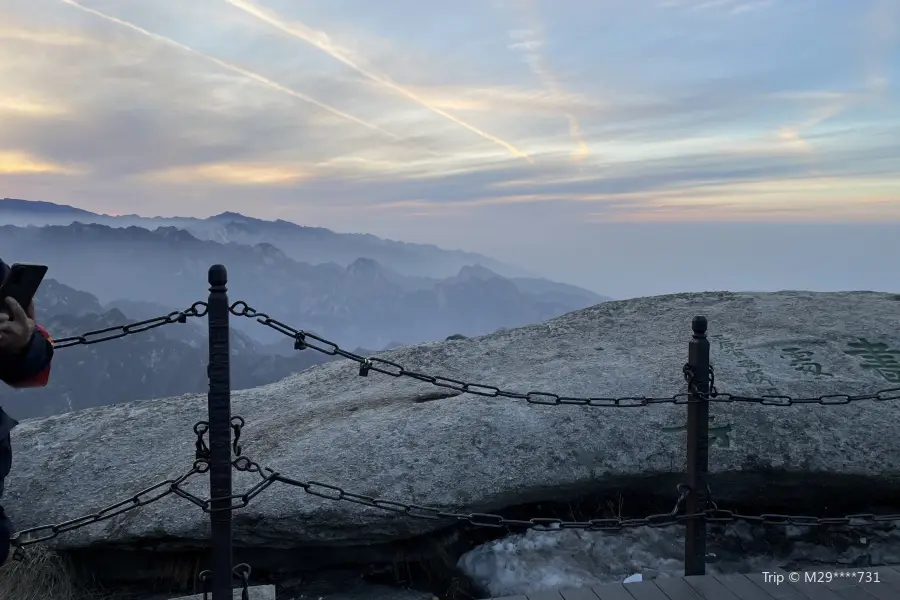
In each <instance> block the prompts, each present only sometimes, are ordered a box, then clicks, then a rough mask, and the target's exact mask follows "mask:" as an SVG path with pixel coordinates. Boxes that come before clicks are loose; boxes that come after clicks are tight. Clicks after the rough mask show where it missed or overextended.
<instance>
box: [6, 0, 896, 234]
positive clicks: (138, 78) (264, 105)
mask: <svg viewBox="0 0 900 600" xmlns="http://www.w3.org/2000/svg"><path fill="white" fill-rule="evenodd" d="M67 1H68V2H69V4H66V3H65V2H60V1H59V0H6V3H4V10H5V11H7V10H8V14H9V16H8V18H7V14H6V13H5V14H4V18H5V20H4V23H5V24H4V26H3V28H2V29H0V87H2V89H4V90H6V92H5V93H4V95H3V97H2V99H0V147H2V148H3V149H4V154H3V162H2V165H3V170H2V173H0V185H2V187H3V189H2V190H0V195H4V196H17V197H34V198H36V199H45V200H50V201H61V202H67V203H74V204H79V205H84V206H85V207H87V208H91V209H95V210H103V211H105V212H109V211H112V212H121V213H130V212H141V211H144V210H148V209H145V208H142V207H146V206H152V207H153V209H152V211H151V212H154V213H157V214H174V213H182V214H196V215H203V214H211V213H218V212H222V210H224V209H226V208H227V209H230V210H237V211H240V212H245V213H250V214H254V215H257V216H261V217H267V218H273V217H275V218H286V219H295V220H302V221H304V222H306V223H308V224H319V225H325V226H329V227H332V228H335V229H338V230H357V231H358V230H368V231H371V232H372V233H377V234H382V235H389V236H392V237H399V238H401V239H405V238H410V237H417V238H418V239H424V240H430V241H433V242H436V243H444V244H449V245H453V246H471V245H479V244H480V245H482V246H484V247H487V245H488V243H489V240H487V238H486V237H485V236H486V235H487V234H486V233H481V234H476V233H474V232H475V231H482V232H484V231H487V229H488V228H489V226H490V224H491V223H493V224H494V225H492V226H490V227H493V229H492V231H493V232H494V233H493V234H492V235H496V236H498V237H499V238H500V239H506V240H512V239H513V238H515V237H516V236H518V235H524V233H517V232H523V231H533V229H529V228H536V227H538V225H540V224H544V223H552V224H554V225H553V226H554V227H557V228H559V229H560V231H565V230H566V228H567V227H581V226H590V227H593V226H599V225H600V223H601V222H605V221H616V222H623V221H633V222H645V221H648V220H663V221H684V220H696V221H706V220H709V219H713V218H715V219H725V220H741V219H746V220H764V219H767V218H768V219H771V220H778V219H784V220H797V219H801V218H806V219H810V220H828V219H831V220H834V221H840V220H852V219H857V220H858V219H863V218H869V219H878V218H883V219H886V220H890V219H895V220H896V219H897V210H896V206H897V205H898V204H900V183H898V181H897V177H898V173H900V168H898V166H897V165H900V148H898V145H897V143H896V140H897V139H900V104H898V103H896V102H894V101H893V100H894V96H893V95H892V94H893V92H892V89H891V88H890V86H887V87H884V86H881V87H878V86H875V87H872V86H870V85H869V84H868V83H867V82H869V81H871V80H873V75H872V74H873V73H874V74H877V77H875V79H878V78H880V79H878V80H879V81H881V80H887V81H888V82H890V80H891V77H892V76H895V74H896V72H897V61H896V58H895V53H893V54H892V52H893V51H892V48H895V46H892V44H895V43H896V38H895V37H894V36H895V34H894V33H891V30H890V29H889V28H888V27H886V26H885V25H880V23H881V22H882V21H884V20H885V18H884V16H883V15H884V14H886V13H877V14H880V15H882V16H880V17H879V18H875V17H872V16H871V14H872V12H871V11H872V10H874V9H873V7H874V6H876V4H875V3H871V2H868V3H858V4H857V3H846V2H844V1H843V0H823V2H825V3H826V6H824V7H822V6H821V4H820V3H817V2H815V3H814V2H811V1H810V0H800V1H798V2H796V3H794V2H792V3H784V2H776V3H773V4H772V5H771V6H770V7H768V8H767V9H766V10H756V11H751V12H744V13H737V14H734V13H733V12H729V10H730V9H729V10H726V8H727V7H726V5H725V4H722V5H720V6H719V7H718V8H715V7H712V6H708V7H707V8H706V9H705V10H690V6H689V5H688V4H682V5H681V8H680V9H676V8H675V7H674V6H673V7H669V8H666V9H660V4H659V2H657V1H656V0H640V1H638V0H636V1H635V3H601V4H602V6H601V8H597V7H596V5H595V3H589V2H587V0H572V1H571V2H565V3H553V4H552V7H553V10H552V11H550V10H546V11H542V5H540V4H536V5H535V6H533V7H531V8H530V9H528V10H530V11H531V12H527V11H525V10H523V9H522V8H520V7H518V5H517V4H510V3H507V4H506V5H505V7H504V8H503V10H498V9H497V7H496V6H492V5H490V4H489V3H484V2H477V1H475V0H461V2H460V3H451V4H442V5H431V4H429V5H427V7H425V5H420V4H415V3H410V4H405V3H404V4H402V5H401V4H394V3H385V4H381V3H368V2H364V1H362V0H346V2H343V3H332V2H318V1H316V0H310V1H309V2H307V3H303V5H302V6H301V5H298V4H296V3H291V2H287V1H286V0H265V3H264V4H263V2H262V0H260V2H259V4H252V5H247V4H246V3H244V6H252V7H255V8H256V9H259V10H263V11H265V12H264V13H263V14H265V15H267V18H268V17H271V18H274V19H275V20H276V22H277V23H279V24H280V25H281V26H283V27H286V28H288V29H289V30H290V31H291V32H292V33H288V32H286V31H285V30H284V29H282V28H281V27H279V26H276V25H273V24H272V23H271V22H269V21H271V18H269V19H268V20H266V19H261V18H260V17H259V16H257V15H256V14H254V13H253V12H247V11H246V10H238V9H236V8H234V7H229V6H226V5H225V3H224V2H223V1H222V0H196V1H192V2H190V3H183V2H180V1H177V0H155V1H153V2H150V1H149V0H144V1H135V2H130V3H119V2H109V1H101V0H77V1H76V3H77V4H78V5H79V7H80V8H76V7H75V6H73V5H72V4H71V2H72V1H73V0H67ZM888 5H890V2H888ZM263 6H265V8H262V7H263ZM543 6H551V5H550V4H546V5H543ZM735 6H737V4H732V5H731V8H732V9H733V8H734V7H735ZM879 6H882V8H881V9H880V10H884V8H883V7H884V6H886V5H885V4H881V5H879ZM417 7H418V8H417ZM817 7H818V8H817ZM652 8H657V10H649V9H652ZM714 8H715V10H714ZM257 12H259V11H258V10H257ZM98 13H99V14H98ZM274 15H282V16H277V17H276V16H274ZM295 16H296V18H294V17H295ZM813 17H815V18H813ZM873 27H874V28H875V29H870V28H873ZM878 27H884V28H885V31H881V30H878V31H881V33H878V34H877V35H876V34H875V33H874V32H875V31H876V29H877V28H878ZM510 31H513V32H517V33H515V34H514V37H515V39H514V40H512V45H513V46H515V45H516V44H519V46H516V47H514V48H510V45H511V38H510ZM11 32H12V33H11ZM298 32H299V34H302V35H300V37H301V38H303V39H298V36H297V35H295V34H297V33H298ZM322 32H328V34H327V36H326V34H324V33H322ZM26 44H27V48H28V50H27V51H25V52H23V51H22V48H24V47H26V46H25V45H26ZM797 47H801V48H808V49H809V52H797V51H796V49H797ZM345 60H346V61H349V62H350V63H352V65H354V66H351V65H348V64H347V62H345ZM388 74H390V75H388ZM392 86H399V88H400V89H401V90H403V91H398V90H397V89H396V87H392ZM410 94H411V96H410ZM436 110H437V111H442V112H444V113H446V114H448V115H451V116H452V117H453V118H448V117H446V116H443V115H442V114H440V112H436ZM569 117H571V118H572V120H574V122H575V123H577V130H578V131H573V129H572V128H571V127H570V124H571V122H572V121H570V120H569ZM454 119H456V120H458V121H463V122H464V123H466V124H468V125H469V126H471V127H474V128H475V129H477V130H479V131H482V132H490V135H493V136H495V137H496V138H497V139H499V140H501V141H505V142H507V143H509V144H511V145H513V146H514V147H515V148H517V149H519V150H520V151H521V152H522V153H524V154H525V155H527V156H528V157H529V158H531V159H532V162H529V161H527V160H524V159H523V158H522V157H521V156H519V155H517V154H516V153H515V152H511V151H510V150H509V149H508V148H506V147H505V146H503V145H502V144H499V143H497V142H495V141H493V140H490V139H486V138H485V137H483V136H481V135H478V134H475V133H473V131H471V130H470V129H469V128H467V127H465V126H461V125H460V124H459V123H457V122H456V120H454ZM579 139H580V140H582V141H584V143H585V144H586V145H588V144H589V149H590V153H589V154H588V153H583V154H582V155H581V156H580V159H579V161H577V162H576V161H573V160H572V158H573V150H578V148H579V141H578V140H579ZM61 181H64V182H65V183H64V184H62V185H61V184H60V182H61ZM779 190H781V191H779ZM879 215H880V217H879ZM451 223H452V224H453V226H450V225H449V224H451ZM529 235H530V234H529ZM536 239H537V238H536ZM490 243H491V244H493V243H494V242H490ZM539 245H540V244H539ZM498 247H500V248H502V247H503V246H502V244H499V243H498Z"/></svg>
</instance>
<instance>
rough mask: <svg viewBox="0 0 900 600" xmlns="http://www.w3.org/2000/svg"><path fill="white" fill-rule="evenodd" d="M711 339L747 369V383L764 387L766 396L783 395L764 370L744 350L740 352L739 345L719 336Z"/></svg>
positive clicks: (745, 374) (745, 376)
mask: <svg viewBox="0 0 900 600" xmlns="http://www.w3.org/2000/svg"><path fill="white" fill-rule="evenodd" d="M710 338H711V339H714V340H715V341H716V342H717V343H718V344H719V348H720V349H721V350H722V352H724V353H725V354H730V355H732V356H733V357H734V358H735V359H736V362H737V364H738V365H740V366H741V367H743V368H744V369H745V372H744V378H745V379H746V380H747V383H752V384H753V385H759V386H763V387H762V390H763V393H764V394H766V395H769V396H779V395H781V392H780V391H778V388H777V387H775V382H773V381H772V380H771V379H769V378H768V377H766V374H765V373H763V370H762V368H761V367H760V366H759V364H758V363H757V362H755V361H754V360H753V359H751V358H750V357H749V356H747V355H746V354H745V353H744V352H743V351H742V350H740V349H739V348H738V347H737V344H735V343H734V342H729V341H728V340H726V339H725V338H723V337H722V336H719V335H713V336H710Z"/></svg>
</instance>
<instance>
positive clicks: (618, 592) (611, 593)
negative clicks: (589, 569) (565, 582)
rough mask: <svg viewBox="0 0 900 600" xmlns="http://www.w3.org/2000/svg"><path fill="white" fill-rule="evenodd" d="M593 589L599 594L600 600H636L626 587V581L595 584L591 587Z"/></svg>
mask: <svg viewBox="0 0 900 600" xmlns="http://www.w3.org/2000/svg"><path fill="white" fill-rule="evenodd" d="M628 585H631V584H630V583H629V584H628ZM591 591H592V592H594V593H595V594H596V595H597V598H599V600H634V596H632V595H631V594H630V593H629V592H628V590H627V589H625V584H624V583H610V584H607V585H595V586H592V587H591Z"/></svg>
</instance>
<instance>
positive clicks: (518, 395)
mask: <svg viewBox="0 0 900 600" xmlns="http://www.w3.org/2000/svg"><path fill="white" fill-rule="evenodd" d="M229 310H230V312H231V314H233V315H235V316H238V317H247V318H249V319H253V320H254V321H256V322H257V323H259V324H261V325H265V326H266V327H269V328H271V329H274V330H275V331H278V332H279V333H282V334H284V335H285V336H287V337H289V338H291V339H293V340H294V349H295V350H305V349H307V348H309V349H311V350H315V351H316V352H320V353H322V354H327V355H329V356H342V357H344V358H346V359H348V360H352V361H354V362H356V363H357V364H359V375H361V376H362V377H366V376H368V374H369V372H370V371H375V372H377V373H382V374H384V375H390V376H391V377H408V378H410V379H415V380H418V381H423V382H425V383H430V384H432V385H435V386H437V387H442V388H449V389H452V390H456V391H458V392H462V393H466V394H475V395H477V396H485V397H489V398H509V399H513V400H525V401H526V402H529V403H531V404H544V405H551V406H552V405H557V406H558V405H579V406H595V407H619V408H636V407H641V406H650V405H654V404H676V405H680V404H689V403H691V402H692V397H693V396H697V395H699V396H701V397H703V398H705V399H707V400H709V401H710V402H751V403H755V404H762V405H764V406H791V405H793V404H823V405H837V404H849V403H850V402H855V401H861V400H878V401H887V400H900V387H892V388H886V389H882V390H880V391H878V392H873V393H871V394H862V395H858V396H851V395H847V394H829V395H824V396H818V397H815V398H792V397H790V396H757V397H754V396H744V395H736V394H722V393H719V392H718V391H716V390H715V387H714V385H713V384H714V382H715V372H714V371H713V368H712V366H710V374H709V375H710V390H712V391H711V392H710V393H708V394H706V393H702V394H698V390H697V387H696V385H695V384H694V377H695V376H694V373H693V372H692V370H691V366H690V365H688V364H685V365H684V366H683V367H682V372H683V374H684V378H685V380H686V381H688V382H689V384H690V386H691V391H690V392H685V393H681V394H674V395H672V396H670V397H648V396H625V397H620V398H595V397H591V398H585V397H572V396H560V395H559V394H553V393H549V392H536V391H531V392H527V393H522V392H512V391H509V390H504V389H501V388H499V387H497V386H494V385H486V384H482V383H470V382H465V381H461V380H459V379H453V378H450V377H443V376H440V375H426V374H424V373H419V372H417V371H412V370H409V369H407V368H406V367H404V366H403V365H401V364H399V363H396V362H392V361H389V360H385V359H383V358H377V357H374V356H373V357H365V356H361V355H359V354H356V353H355V352H350V351H348V350H344V349H343V348H341V347H340V346H339V345H338V344H336V343H335V342H332V341H331V340H328V339H325V338H323V337H321V336H318V335H316V334H313V333H310V332H308V331H303V330H302V329H295V328H294V327H291V326H290V325H287V324H285V323H283V322H281V321H279V320H277V319H273V318H272V317H270V316H269V315H267V314H266V313H263V312H259V311H257V310H256V309H254V308H252V307H251V306H250V305H248V304H247V303H246V302H244V301H243V300H239V301H237V302H235V303H233V304H232V305H231V306H230V307H229ZM311 340H312V341H311Z"/></svg>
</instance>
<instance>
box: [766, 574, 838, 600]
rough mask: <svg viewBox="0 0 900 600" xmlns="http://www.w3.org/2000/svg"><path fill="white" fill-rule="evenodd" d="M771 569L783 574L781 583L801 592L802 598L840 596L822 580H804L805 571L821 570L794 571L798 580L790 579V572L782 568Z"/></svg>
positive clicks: (821, 599)
mask: <svg viewBox="0 0 900 600" xmlns="http://www.w3.org/2000/svg"><path fill="white" fill-rule="evenodd" d="M773 570H774V571H775V572H777V573H780V574H782V575H784V583H783V584H782V585H788V586H790V587H792V588H794V589H795V590H797V591H798V592H800V593H801V594H803V597H804V598H809V599H810V600H841V597H840V596H838V595H837V594H835V593H834V592H833V591H832V590H829V589H828V587H827V586H825V585H824V582H819V581H815V582H813V581H811V582H807V581H805V577H806V573H820V572H821V571H798V572H796V573H797V574H798V575H799V576H800V578H799V580H798V581H791V580H790V579H789V577H788V575H789V574H790V573H789V572H788V571H785V570H784V569H773ZM779 587H781V586H779Z"/></svg>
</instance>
